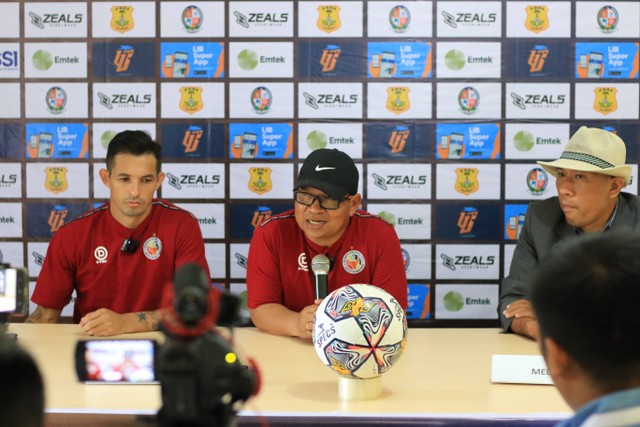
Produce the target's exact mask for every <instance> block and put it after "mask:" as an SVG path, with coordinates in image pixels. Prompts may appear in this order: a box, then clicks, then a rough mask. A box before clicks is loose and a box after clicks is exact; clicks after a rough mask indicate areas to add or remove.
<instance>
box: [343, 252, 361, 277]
mask: <svg viewBox="0 0 640 427" xmlns="http://www.w3.org/2000/svg"><path fill="white" fill-rule="evenodd" d="M365 265H366V263H365V260H364V255H362V252H360V251H356V250H355V249H354V250H350V251H349V252H347V253H346V254H344V256H343V257H342V267H343V268H344V269H345V271H346V272H347V273H351V274H358V273H360V272H361V271H362V270H364V266H365Z"/></svg>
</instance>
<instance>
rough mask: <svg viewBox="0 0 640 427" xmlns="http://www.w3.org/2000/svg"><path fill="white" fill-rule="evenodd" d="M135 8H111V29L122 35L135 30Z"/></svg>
mask: <svg viewBox="0 0 640 427" xmlns="http://www.w3.org/2000/svg"><path fill="white" fill-rule="evenodd" d="M134 26H135V23H134V22H133V6H112V7H111V29H113V30H114V31H117V32H119V33H121V34H124V33H126V32H127V31H131V30H133V27H134Z"/></svg>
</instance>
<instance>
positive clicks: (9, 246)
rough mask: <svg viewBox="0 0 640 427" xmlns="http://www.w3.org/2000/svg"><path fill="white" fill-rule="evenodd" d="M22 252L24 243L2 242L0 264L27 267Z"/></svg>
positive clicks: (0, 244)
mask: <svg viewBox="0 0 640 427" xmlns="http://www.w3.org/2000/svg"><path fill="white" fill-rule="evenodd" d="M22 251H23V245H22V242H19V243H18V242H0V264H8V265H10V266H11V267H26V264H25V262H24V256H23V254H22Z"/></svg>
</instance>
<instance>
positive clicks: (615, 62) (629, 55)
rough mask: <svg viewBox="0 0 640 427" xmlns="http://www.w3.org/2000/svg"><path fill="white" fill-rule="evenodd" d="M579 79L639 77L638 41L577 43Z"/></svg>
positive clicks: (576, 60) (577, 75) (576, 73)
mask: <svg viewBox="0 0 640 427" xmlns="http://www.w3.org/2000/svg"><path fill="white" fill-rule="evenodd" d="M575 65H576V68H575V70H576V71H575V77H576V78H578V79H600V78H605V79H637V78H638V43H620V42H612V43H576V51H575Z"/></svg>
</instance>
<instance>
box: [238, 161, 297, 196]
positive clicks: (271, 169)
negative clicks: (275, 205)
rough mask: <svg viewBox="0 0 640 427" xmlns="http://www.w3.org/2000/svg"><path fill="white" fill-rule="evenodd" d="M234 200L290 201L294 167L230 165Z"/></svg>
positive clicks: (281, 164)
mask: <svg viewBox="0 0 640 427" xmlns="http://www.w3.org/2000/svg"><path fill="white" fill-rule="evenodd" d="M229 181H230V190H231V194H230V196H231V198H232V199H254V200H256V199H258V198H260V199H289V198H291V196H292V194H291V189H292V188H293V165H292V164H285V163H235V164H231V165H229Z"/></svg>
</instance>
